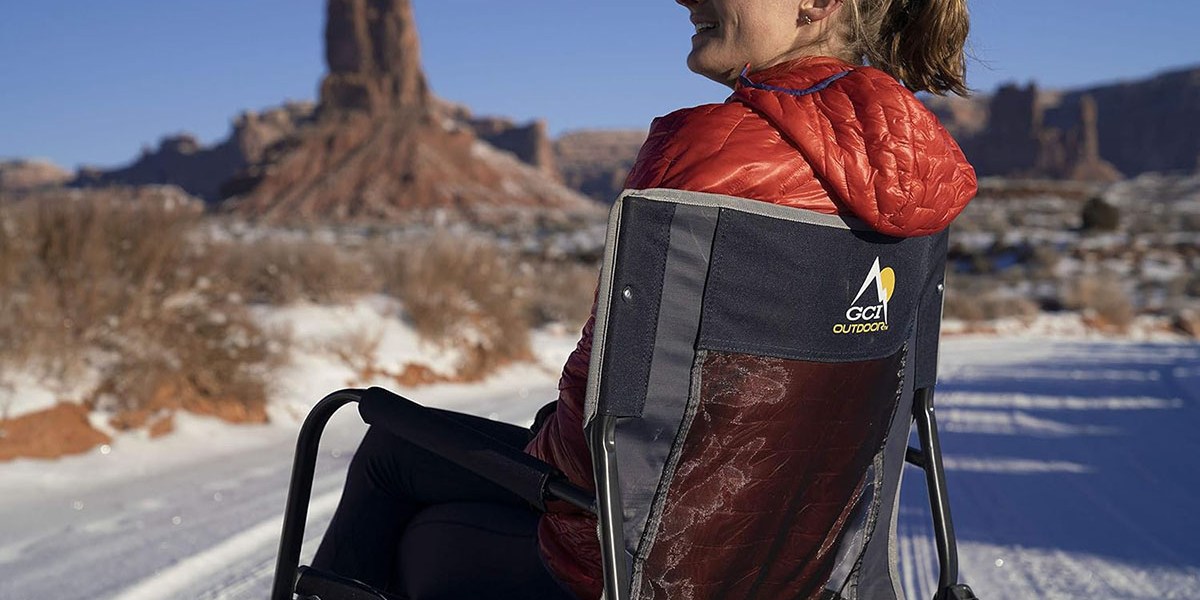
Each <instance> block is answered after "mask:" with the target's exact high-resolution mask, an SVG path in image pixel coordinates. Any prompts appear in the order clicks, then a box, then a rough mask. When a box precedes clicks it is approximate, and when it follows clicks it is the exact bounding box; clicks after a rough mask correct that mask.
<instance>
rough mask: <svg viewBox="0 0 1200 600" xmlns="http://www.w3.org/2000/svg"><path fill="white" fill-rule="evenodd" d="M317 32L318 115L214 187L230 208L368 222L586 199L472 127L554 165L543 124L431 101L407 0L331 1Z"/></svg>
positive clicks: (587, 205)
mask: <svg viewBox="0 0 1200 600" xmlns="http://www.w3.org/2000/svg"><path fill="white" fill-rule="evenodd" d="M325 38H326V46H327V51H326V59H327V61H328V62H329V71H330V74H329V76H328V77H326V78H325V81H324V83H323V84H322V88H321V104H320V105H319V106H318V108H317V115H318V116H317V119H316V121H315V122H314V123H313V124H312V126H310V127H307V128H305V129H303V130H301V131H298V132H297V134H296V135H295V136H293V137H291V138H289V139H287V140H285V141H284V142H282V143H280V144H277V145H275V146H272V147H271V148H270V149H269V150H268V151H267V152H266V154H265V156H264V157H263V158H262V160H260V161H258V162H257V163H255V164H252V165H250V166H249V167H248V168H246V169H244V170H243V171H241V172H240V173H239V174H238V175H237V176H235V177H233V178H232V179H230V180H229V181H228V182H226V184H225V185H224V186H222V188H221V193H222V196H224V197H226V198H228V199H229V202H228V208H229V209H230V210H232V211H233V212H236V213H238V214H241V215H245V216H249V217H254V218H258V219H263V220H269V221H291V220H302V221H310V220H336V221H364V222H376V221H380V220H383V221H394V220H403V219H406V218H409V217H411V216H412V214H413V213H414V212H420V211H426V210H434V209H450V210H454V211H456V212H460V213H463V214H477V213H478V212H479V211H480V210H485V211H486V210H488V209H491V208H497V207H511V206H537V207H554V208H561V209H573V210H589V211H591V210H595V207H594V205H593V204H592V203H591V202H589V201H588V200H587V199H586V198H583V197H582V196H580V195H578V194H576V193H575V192H573V191H571V190H569V189H567V188H565V187H563V186H561V185H559V184H558V183H557V182H555V181H554V180H553V179H552V178H550V177H547V176H546V174H545V172H543V171H539V170H538V169H537V168H534V167H531V166H528V165H526V164H523V163H522V162H520V160H518V159H517V158H516V157H514V156H513V155H511V154H507V153H504V152H499V151H497V150H496V149H495V148H494V147H493V146H491V145H489V144H488V143H486V142H484V141H483V140H481V139H480V137H477V136H476V134H475V133H474V131H475V130H476V129H479V130H482V131H483V133H484V136H483V137H489V136H490V137H492V138H493V139H501V140H507V141H506V142H505V143H507V144H508V145H509V146H510V147H515V148H516V149H517V150H518V151H517V152H514V154H518V155H524V156H525V157H526V158H527V160H529V161H531V162H535V163H536V162H537V161H539V160H540V161H543V162H542V163H541V164H542V165H549V167H548V169H552V168H553V167H552V163H549V160H550V159H549V153H548V152H545V151H543V150H539V149H538V147H537V144H538V142H539V141H540V140H541V139H544V126H539V125H536V124H535V125H534V126H533V127H532V129H530V130H529V131H528V132H525V133H520V131H519V128H517V127H515V126H512V125H511V124H510V123H502V122H499V121H496V122H487V121H475V122H471V123H470V124H469V126H466V127H464V126H462V124H461V123H460V122H459V121H457V120H456V119H455V118H454V116H455V115H454V114H447V113H448V111H447V110H446V109H445V107H444V106H443V105H442V104H440V103H437V102H434V101H433V99H432V98H431V97H430V95H429V92H428V90H427V89H426V85H425V77H424V75H423V74H422V72H421V69H420V65H419V59H418V56H419V54H418V53H419V49H418V46H419V44H418V39H417V34H416V25H415V23H414V22H413V19H412V7H411V5H410V2H409V0H370V1H368V0H330V2H329V4H328V19H327V22H326V30H325ZM450 112H453V111H450ZM521 146H524V147H521ZM539 154H541V155H542V156H541V158H539ZM548 169H544V170H548ZM551 172H552V171H551Z"/></svg>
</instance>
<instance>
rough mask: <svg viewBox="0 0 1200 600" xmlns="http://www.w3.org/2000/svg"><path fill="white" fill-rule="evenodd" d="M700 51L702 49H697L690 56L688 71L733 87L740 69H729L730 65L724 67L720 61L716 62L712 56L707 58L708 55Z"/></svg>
mask: <svg viewBox="0 0 1200 600" xmlns="http://www.w3.org/2000/svg"><path fill="white" fill-rule="evenodd" d="M700 50H701V49H700V48H696V49H694V50H692V52H691V53H690V54H688V58H687V66H688V70H689V71H691V72H693V73H695V74H697V75H700V76H702V77H705V78H707V79H711V80H713V81H715V82H717V83H719V84H721V85H727V86H729V87H733V85H734V82H735V81H736V80H737V73H738V72H740V69H738V68H737V67H729V66H728V65H723V64H721V63H719V62H718V61H714V60H712V58H711V57H710V56H706V53H704V52H701V51H700ZM726 62H728V61H726ZM731 74H732V75H731Z"/></svg>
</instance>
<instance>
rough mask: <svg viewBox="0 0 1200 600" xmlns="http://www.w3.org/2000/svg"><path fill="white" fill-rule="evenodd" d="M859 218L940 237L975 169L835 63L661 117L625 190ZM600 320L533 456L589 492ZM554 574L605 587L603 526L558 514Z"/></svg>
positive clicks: (875, 83) (551, 519)
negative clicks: (588, 392)
mask: <svg viewBox="0 0 1200 600" xmlns="http://www.w3.org/2000/svg"><path fill="white" fill-rule="evenodd" d="M625 187H626V188H630V189H646V188H673V189H682V190H690V191H696V192H711V193H719V194H727V195H731V196H740V197H743V198H750V199H755V200H763V201H766V202H772V203H775V204H783V205H787V206H794V207H799V208H805V209H809V210H814V211H818V212H822V213H838V214H846V215H853V216H855V217H858V218H859V219H861V220H863V221H866V222H867V223H868V224H870V225H871V226H872V227H873V228H874V229H876V230H878V231H880V232H882V233H886V234H889V235H895V236H917V235H924V234H929V233H935V232H938V231H941V230H942V229H944V228H945V227H946V226H947V225H949V223H950V221H951V220H953V219H954V217H955V216H957V215H958V213H959V212H961V211H962V209H963V207H965V206H966V204H967V202H968V201H969V200H970V199H971V198H972V197H974V195H975V190H976V182H975V171H974V170H973V169H972V168H971V165H969V164H968V163H967V161H966V159H965V158H964V156H963V154H962V151H961V150H959V148H958V145H957V144H956V143H955V142H954V140H953V139H952V138H951V137H950V135H949V133H947V132H946V130H945V129H944V128H943V127H942V125H941V124H940V123H939V122H938V120H937V118H936V117H935V116H934V115H933V114H932V113H930V112H929V110H927V109H926V108H925V106H924V105H923V104H921V102H920V101H919V100H917V98H916V97H915V96H913V94H912V93H911V92H909V91H908V90H907V89H905V88H904V87H903V86H902V85H901V84H900V83H899V82H897V81H896V80H895V79H894V78H892V77H891V76H890V75H888V74H887V73H884V72H883V71H880V70H878V69H874V68H871V67H864V66H858V65H851V64H848V63H845V62H843V61H840V60H837V59H834V58H829V57H809V58H803V59H799V60H795V61H791V62H787V63H783V64H781V65H777V66H775V67H771V68H769V69H766V70H763V71H761V72H758V73H753V74H750V75H745V76H743V77H742V78H741V79H740V80H739V83H738V84H737V87H736V88H735V90H734V92H733V95H732V96H730V97H729V99H728V100H726V101H725V102H724V103H723V104H707V105H703V106H698V107H695V108H688V109H683V110H679V111H676V112H673V113H671V114H669V115H667V116H665V117H660V118H658V119H655V121H654V123H653V124H652V125H651V128H650V134H649V137H648V138H647V140H646V142H645V144H644V145H643V146H642V149H641V151H640V153H639V154H638V157H637V161H636V163H635V164H634V166H633V169H632V171H631V172H630V174H629V178H628V180H627V181H626V184H625ZM594 321H595V311H594V307H593V317H592V318H591V319H588V322H587V324H586V325H585V326H584V328H583V334H582V336H581V338H580V340H579V344H578V346H577V347H576V348H575V351H574V352H573V353H572V354H571V356H570V358H568V359H567V363H566V365H565V366H564V367H563V372H562V378H561V379H560V380H559V384H558V387H559V397H558V402H557V408H556V410H555V412H554V413H553V414H551V415H550V416H549V417H548V418H547V420H546V421H545V423H544V424H543V425H542V427H541V429H540V430H539V431H538V433H537V435H536V436H535V437H534V439H533V441H531V442H530V443H529V446H528V447H527V448H526V451H527V452H529V453H530V454H532V455H533V456H536V457H538V458H540V459H542V460H544V461H546V462H549V463H550V464H553V465H555V466H557V467H558V468H559V469H561V470H562V471H563V472H564V473H566V474H567V476H568V477H570V479H571V480H572V481H573V482H575V483H576V484H578V485H580V486H583V487H585V488H587V489H594V487H595V484H594V480H593V474H592V466H591V460H590V457H589V454H588V447H587V443H586V441H585V438H584V433H583V404H584V391H585V389H586V387H587V374H588V363H589V361H590V355H591V347H592V330H593V327H594V325H595V322H594ZM538 538H539V542H540V544H541V552H542V556H543V558H544V559H545V561H546V564H547V565H548V566H549V568H550V569H551V570H552V571H553V572H554V573H555V574H556V575H557V576H558V577H559V578H560V580H562V581H563V582H564V583H566V584H568V585H569V586H570V587H571V588H572V589H573V590H574V592H575V593H576V594H577V595H578V596H579V597H580V598H598V597H599V596H600V592H601V588H602V580H601V573H600V548H599V541H598V536H597V533H596V520H595V517H592V516H591V515H588V514H586V513H583V512H581V511H579V510H578V509H575V508H573V507H570V506H566V505H558V504H556V505H554V506H552V507H551V510H550V512H548V513H546V514H545V515H544V516H543V517H542V520H541V523H540V525H539V530H538Z"/></svg>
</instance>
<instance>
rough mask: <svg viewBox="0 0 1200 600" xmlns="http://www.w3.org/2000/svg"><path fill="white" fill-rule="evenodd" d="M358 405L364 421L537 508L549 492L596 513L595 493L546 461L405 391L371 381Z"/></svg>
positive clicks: (544, 502) (541, 509)
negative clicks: (429, 406)
mask: <svg viewBox="0 0 1200 600" xmlns="http://www.w3.org/2000/svg"><path fill="white" fill-rule="evenodd" d="M358 411H359V414H361V415H362V419H363V421H365V422H367V423H368V424H370V425H373V426H376V427H382V428H383V429H384V430H386V431H388V432H389V433H391V434H392V435H395V436H397V437H400V438H403V439H405V440H408V441H409V442H412V443H413V444H416V445H417V446H420V447H421V448H424V449H426V450H428V451H430V452H432V453H434V454H437V455H439V456H441V457H443V458H445V459H447V460H449V461H450V462H453V463H455V464H457V465H459V466H462V467H463V468H465V469H467V470H469V471H471V472H473V473H475V474H477V475H479V476H481V477H483V478H484V479H487V480H489V481H491V482H493V483H495V484H496V485H499V486H501V487H503V488H505V489H508V490H509V491H511V492H513V493H515V494H517V495H518V496H520V497H521V498H523V499H524V500H525V501H526V502H528V503H529V504H531V505H532V506H534V507H535V508H537V509H538V510H540V511H545V510H546V500H547V498H548V497H557V498H560V499H562V500H564V501H567V502H570V503H571V504H573V505H575V506H578V507H579V508H582V509H584V510H588V511H590V512H592V513H593V514H594V513H595V499H594V498H593V497H592V496H591V495H590V494H588V493H587V492H586V491H584V490H583V489H581V488H579V487H578V486H575V485H573V484H571V483H570V482H569V481H567V480H566V477H565V476H564V475H563V474H562V472H561V471H559V470H558V469H556V468H554V467H553V466H551V465H550V464H547V463H545V462H543V461H541V460H538V459H536V458H534V457H533V456H530V455H529V454H526V453H525V452H523V451H521V450H520V449H517V448H513V447H512V446H509V445H507V444H504V443H502V442H500V441H499V440H496V439H495V438H493V437H491V436H488V435H487V434H484V433H482V432H480V431H477V430H475V429H472V428H470V427H467V426H465V425H462V424H461V423H457V422H455V421H452V420H450V419H446V418H444V417H442V416H441V415H439V414H438V413H437V412H434V411H432V410H429V409H427V408H425V407H424V406H421V405H420V404H417V403H416V402H413V401H412V400H409V399H407V398H404V397H403V396H400V395H397V394H394V393H392V392H390V391H388V390H385V389H383V388H378V387H373V388H370V389H368V390H366V391H365V392H364V393H363V395H362V398H361V399H360V400H359V403H358Z"/></svg>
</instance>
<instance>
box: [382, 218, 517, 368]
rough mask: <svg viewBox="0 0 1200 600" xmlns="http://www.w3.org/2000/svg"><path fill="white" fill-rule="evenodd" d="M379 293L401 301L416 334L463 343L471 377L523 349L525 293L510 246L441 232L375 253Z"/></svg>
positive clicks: (453, 344) (465, 365) (454, 345)
mask: <svg viewBox="0 0 1200 600" xmlns="http://www.w3.org/2000/svg"><path fill="white" fill-rule="evenodd" d="M375 260H376V261H378V264H377V267H376V269H375V272H376V273H377V274H378V275H379V276H380V278H381V283H382V286H383V291H384V293H387V294H390V295H392V296H394V297H396V298H398V299H399V300H400V301H401V302H402V303H403V304H404V310H405V317H406V318H407V319H408V320H409V322H410V323H411V324H412V325H413V327H414V328H415V329H416V331H417V333H418V334H419V335H421V336H422V337H423V338H425V339H428V340H431V341H434V342H437V343H440V344H442V345H444V346H447V347H451V348H457V349H460V350H462V351H463V353H464V354H463V357H464V358H463V362H462V364H460V365H459V372H460V374H461V375H462V376H463V377H466V378H474V377H479V376H481V375H483V374H485V373H487V372H489V371H491V370H493V369H494V368H495V367H497V366H499V365H502V364H505V363H508V362H511V361H513V360H519V359H523V358H525V357H527V356H528V355H529V328H530V325H531V320H530V314H531V312H530V304H529V302H530V300H529V294H528V293H527V290H526V287H525V281H524V278H523V277H522V275H521V273H520V269H519V268H518V265H519V261H518V258H517V256H516V254H515V253H514V252H512V251H510V250H507V249H504V248H502V247H500V246H499V245H498V244H496V243H495V242H493V241H490V240H487V239H485V238H482V237H473V236H459V237H452V236H450V235H448V234H447V233H445V232H440V233H439V234H438V235H435V236H433V237H432V238H430V239H429V240H428V242H427V243H424V244H409V245H407V246H406V247H405V248H404V249H403V250H399V249H395V250H386V249H385V250H383V251H381V252H379V253H377V254H376V256H375Z"/></svg>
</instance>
